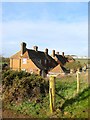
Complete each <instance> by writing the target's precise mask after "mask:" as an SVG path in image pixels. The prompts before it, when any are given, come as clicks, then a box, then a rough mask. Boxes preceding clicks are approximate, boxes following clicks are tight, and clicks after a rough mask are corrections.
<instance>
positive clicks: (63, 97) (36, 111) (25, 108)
mask: <svg viewBox="0 0 90 120" xmlns="http://www.w3.org/2000/svg"><path fill="white" fill-rule="evenodd" d="M76 85H77V83H76V75H73V76H66V77H64V78H57V79H56V106H55V107H56V110H55V112H54V113H53V114H51V113H50V109H49V94H48V95H47V96H46V97H42V98H41V99H42V102H38V103H36V102H29V101H23V102H22V103H20V104H10V105H9V106H7V108H9V109H12V110H16V111H17V112H18V113H23V114H26V115H30V116H32V117H33V118H88V99H89V98H90V88H89V87H88V80H87V73H82V74H81V77H80V92H79V94H78V95H77V91H76V90H77V89H76ZM88 91H89V92H88Z"/></svg>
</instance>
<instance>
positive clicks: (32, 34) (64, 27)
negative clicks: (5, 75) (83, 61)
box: [3, 21, 88, 56]
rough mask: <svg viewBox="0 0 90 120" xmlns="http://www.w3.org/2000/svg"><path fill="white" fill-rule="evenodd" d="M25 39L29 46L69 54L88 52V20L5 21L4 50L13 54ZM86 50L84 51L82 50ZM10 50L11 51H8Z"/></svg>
mask: <svg viewBox="0 0 90 120" xmlns="http://www.w3.org/2000/svg"><path fill="white" fill-rule="evenodd" d="M22 41H25V42H26V43H27V47H28V48H32V47H33V45H38V46H39V50H44V49H45V48H48V49H49V50H50V52H51V50H52V49H56V51H60V52H62V51H65V52H66V53H67V54H68V53H71V54H79V53H80V54H82V55H83V54H86V53H87V44H88V23H87V21H82V22H77V23H65V22H59V21H58V22H55V21H37V22H35V21H33V22H32V21H10V22H4V23H3V52H4V53H5V54H7V55H9V56H10V55H12V54H14V52H16V51H17V50H20V43H21V42H22ZM83 49H85V50H84V52H82V51H83ZM8 51H10V53H9V52H8ZM80 51H81V52H80Z"/></svg>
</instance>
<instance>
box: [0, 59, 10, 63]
mask: <svg viewBox="0 0 90 120" xmlns="http://www.w3.org/2000/svg"><path fill="white" fill-rule="evenodd" d="M1 59H2V63H7V64H10V58H5V57H1Z"/></svg>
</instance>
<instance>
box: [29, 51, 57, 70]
mask: <svg viewBox="0 0 90 120" xmlns="http://www.w3.org/2000/svg"><path fill="white" fill-rule="evenodd" d="M27 51H28V55H29V58H30V59H31V60H32V61H33V62H34V63H35V65H36V66H37V67H38V68H40V69H42V70H49V69H51V68H54V67H55V66H56V65H57V62H56V61H55V60H54V59H53V58H52V57H51V56H49V55H47V54H45V53H44V52H41V51H35V50H31V49H28V50H27ZM45 60H46V62H47V64H45Z"/></svg>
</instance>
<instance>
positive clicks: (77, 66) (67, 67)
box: [65, 61, 82, 71]
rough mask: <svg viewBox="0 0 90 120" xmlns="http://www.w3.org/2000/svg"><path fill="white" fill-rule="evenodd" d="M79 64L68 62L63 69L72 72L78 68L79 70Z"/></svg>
mask: <svg viewBox="0 0 90 120" xmlns="http://www.w3.org/2000/svg"><path fill="white" fill-rule="evenodd" d="M81 67H82V66H81V64H80V62H78V61H74V62H68V63H66V65H65V68H66V69H69V70H70V69H73V70H74V71H76V70H77V69H78V68H79V69H81Z"/></svg>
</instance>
